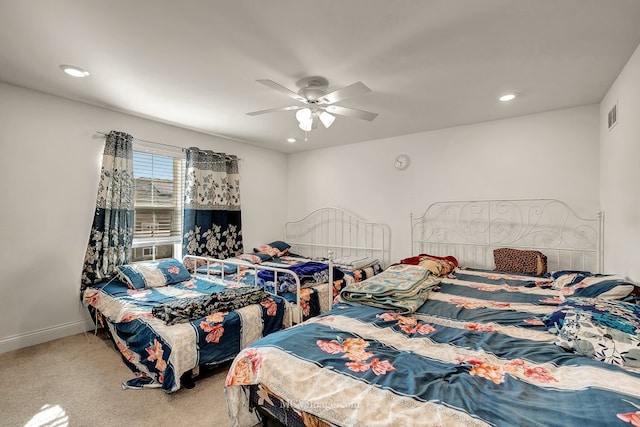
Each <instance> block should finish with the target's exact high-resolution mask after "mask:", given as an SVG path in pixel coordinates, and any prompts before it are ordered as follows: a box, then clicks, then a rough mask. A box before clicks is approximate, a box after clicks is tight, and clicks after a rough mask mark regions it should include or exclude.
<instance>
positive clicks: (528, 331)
mask: <svg viewBox="0 0 640 427" xmlns="http://www.w3.org/2000/svg"><path fill="white" fill-rule="evenodd" d="M566 297H567V292H566V291H563V290H562V289H558V287H557V286H554V279H553V278H541V277H530V276H521V275H517V274H504V273H495V272H487V271H477V270H462V269H456V270H455V271H454V272H453V273H452V274H451V275H449V276H448V277H443V278H442V280H441V282H440V285H439V286H438V287H437V288H435V289H433V290H432V291H431V293H430V295H429V299H428V300H427V302H426V303H425V304H424V305H422V306H421V307H420V308H419V309H418V310H417V311H416V312H414V313H412V314H407V315H405V314H400V313H398V312H394V311H389V310H384V309H380V308H376V307H371V306H359V305H358V306H354V305H348V304H344V303H339V304H337V305H335V306H334V308H333V310H331V311H330V312H327V313H325V314H323V315H320V316H317V317H314V318H312V319H309V320H307V321H306V322H304V323H302V324H300V325H297V326H294V327H293V328H289V329H287V330H284V331H280V332H277V333H274V334H271V335H269V336H267V337H265V338H263V339H260V340H258V341H257V342H255V343H253V344H252V345H250V346H249V347H248V348H246V349H245V350H243V351H242V352H241V353H240V354H239V355H238V356H237V357H236V358H235V359H234V362H233V364H232V365H231V367H230V369H229V372H228V375H227V379H226V389H225V392H226V396H227V405H228V408H229V413H230V416H231V417H232V421H233V425H237V426H244V425H254V424H255V423H257V422H258V421H259V419H260V417H261V416H260V414H263V415H262V416H264V414H268V415H269V416H270V417H274V418H277V419H278V420H280V421H281V422H283V423H284V424H286V425H288V426H290V425H291V426H295V425H301V426H302V425H335V426H365V425H366V426H389V425H398V426H413V425H420V426H462V425H464V426H545V427H548V426H563V427H564V426H581V427H588V426H604V425H606V426H625V425H627V426H628V425H640V424H639V422H640V373H639V372H640V371H638V370H637V369H632V368H629V367H628V366H624V365H622V364H619V363H618V364H616V363H607V362H606V361H604V360H596V359H595V358H593V357H587V356H585V355H583V354H580V353H579V352H574V351H568V350H567V349H566V348H564V347H563V346H562V345H558V344H557V340H558V336H557V335H555V334H554V333H551V332H550V331H549V330H548V329H547V326H546V325H545V320H546V319H548V318H549V316H550V315H552V314H553V313H556V312H557V311H558V309H559V308H562V307H564V308H563V309H564V310H566V309H567V308H566V304H564V305H563V303H564V301H565V298H566ZM565 322H569V319H568V317H567V320H566V321H565ZM638 332H640V331H636V333H638ZM609 362H611V361H610V360H609ZM255 408H259V410H260V411H256V410H254V409H255ZM323 423H324V424H323Z"/></svg>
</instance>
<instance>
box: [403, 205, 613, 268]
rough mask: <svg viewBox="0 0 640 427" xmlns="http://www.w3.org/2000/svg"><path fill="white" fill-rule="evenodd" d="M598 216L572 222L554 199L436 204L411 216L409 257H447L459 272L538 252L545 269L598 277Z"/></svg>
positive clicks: (574, 217)
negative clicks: (504, 251)
mask: <svg viewBox="0 0 640 427" xmlns="http://www.w3.org/2000/svg"><path fill="white" fill-rule="evenodd" d="M602 235H603V215H602V212H601V211H598V212H597V213H596V216H595V217H594V218H582V217H580V216H578V215H577V214H576V213H575V212H574V211H573V210H572V209H571V208H570V207H569V206H568V205H567V204H566V203H564V202H562V201H560V200H555V199H522V200H484V201H457V202H437V203H433V204H432V205H430V206H429V207H428V208H427V209H426V211H425V212H424V214H423V215H422V216H420V217H418V218H414V217H413V214H411V244H412V253H413V254H418V253H428V254H431V255H437V256H446V255H453V256H455V257H456V259H457V260H458V262H459V263H460V266H461V267H472V268H483V269H493V268H495V265H494V262H493V250H494V249H497V248H503V247H508V248H515V249H531V250H538V251H540V252H542V253H543V254H545V255H546V256H547V266H548V267H547V269H548V270H549V271H554V270H564V269H573V270H587V271H592V272H597V273H599V272H602V262H603V256H602V255H603V240H602Z"/></svg>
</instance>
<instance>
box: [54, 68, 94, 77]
mask: <svg viewBox="0 0 640 427" xmlns="http://www.w3.org/2000/svg"><path fill="white" fill-rule="evenodd" d="M60 69H61V70H62V71H64V72H65V73H67V74H68V75H70V76H72V77H87V76H88V75H89V72H88V71H87V70H85V69H84V68H80V67H76V66H75V65H61V66H60Z"/></svg>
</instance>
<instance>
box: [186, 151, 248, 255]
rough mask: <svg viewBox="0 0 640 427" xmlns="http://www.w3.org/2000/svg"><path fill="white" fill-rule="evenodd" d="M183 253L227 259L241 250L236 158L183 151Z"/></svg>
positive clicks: (203, 152) (238, 181)
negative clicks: (184, 155)
mask: <svg viewBox="0 0 640 427" xmlns="http://www.w3.org/2000/svg"><path fill="white" fill-rule="evenodd" d="M186 158H187V162H186V176H185V192H184V222H183V245H182V246H183V254H184V255H198V256H211V257H215V258H228V257H232V256H235V255H237V254H239V253H242V250H243V245H242V222H241V215H240V174H239V172H238V158H237V157H236V156H230V155H226V154H224V153H215V152H213V151H210V150H200V149H198V148H195V147H191V148H188V149H187V150H186Z"/></svg>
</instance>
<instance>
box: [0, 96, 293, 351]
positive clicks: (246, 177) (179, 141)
mask: <svg viewBox="0 0 640 427" xmlns="http://www.w3.org/2000/svg"><path fill="white" fill-rule="evenodd" d="M110 130H120V131H125V132H128V133H130V134H131V135H133V136H134V137H136V138H140V139H145V140H151V141H157V142H163V143H167V144H172V145H178V146H183V147H189V146H198V147H201V148H205V149H212V150H217V151H224V152H226V153H229V154H236V155H238V156H239V157H241V158H242V161H241V163H240V173H241V182H240V185H241V195H242V201H241V203H242V211H243V212H242V223H243V234H244V238H245V247H247V248H251V247H254V246H256V245H258V244H260V243H264V242H265V241H268V240H269V239H273V238H276V237H280V236H281V235H282V223H283V218H284V217H285V216H286V192H285V189H286V182H285V181H286V178H287V175H286V167H287V156H286V155H284V154H282V153H277V152H275V151H271V150H265V149H261V148H258V147H254V146H251V145H247V144H241V143H237V142H232V141H227V140H223V139H219V138H215V137H212V136H208V135H203V134H199V133H196V132H191V131H188V130H184V129H180V128H177V127H173V126H169V125H164V124H160V123H156V122H152V121H149V120H145V119H140V118H136V117H133V116H129V115H125V114H120V113H115V112H113V111H109V110H106V109H101V108H96V107H92V106H89V105H86V104H82V103H79V102H74V101H70V100H66V99H62V98H59V97H54V96H49V95H45V94H42V93H39V92H34V91H31V90H26V89H23V88H19V87H16V86H12V85H8V84H3V83H0V153H2V156H0V180H1V182H2V186H1V187H0V204H1V205H0V206H1V207H0V353H1V352H4V351H8V350H12V349H15V348H20V347H25V346H27V345H32V344H36V343H39V342H44V341H48V340H50V339H54V338H59V337H62V336H66V335H69V334H72V333H77V332H80V331H83V330H86V329H85V328H86V326H87V323H86V320H87V316H86V314H85V312H86V310H85V309H84V308H81V307H80V303H79V301H80V300H79V289H80V274H81V269H82V263H83V258H84V253H85V248H86V245H87V242H88V237H89V231H90V228H91V222H92V219H93V212H94V209H95V201H96V191H97V185H98V179H99V172H100V164H101V159H102V149H103V147H104V139H103V138H99V137H97V136H96V131H104V132H108V131H110Z"/></svg>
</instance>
